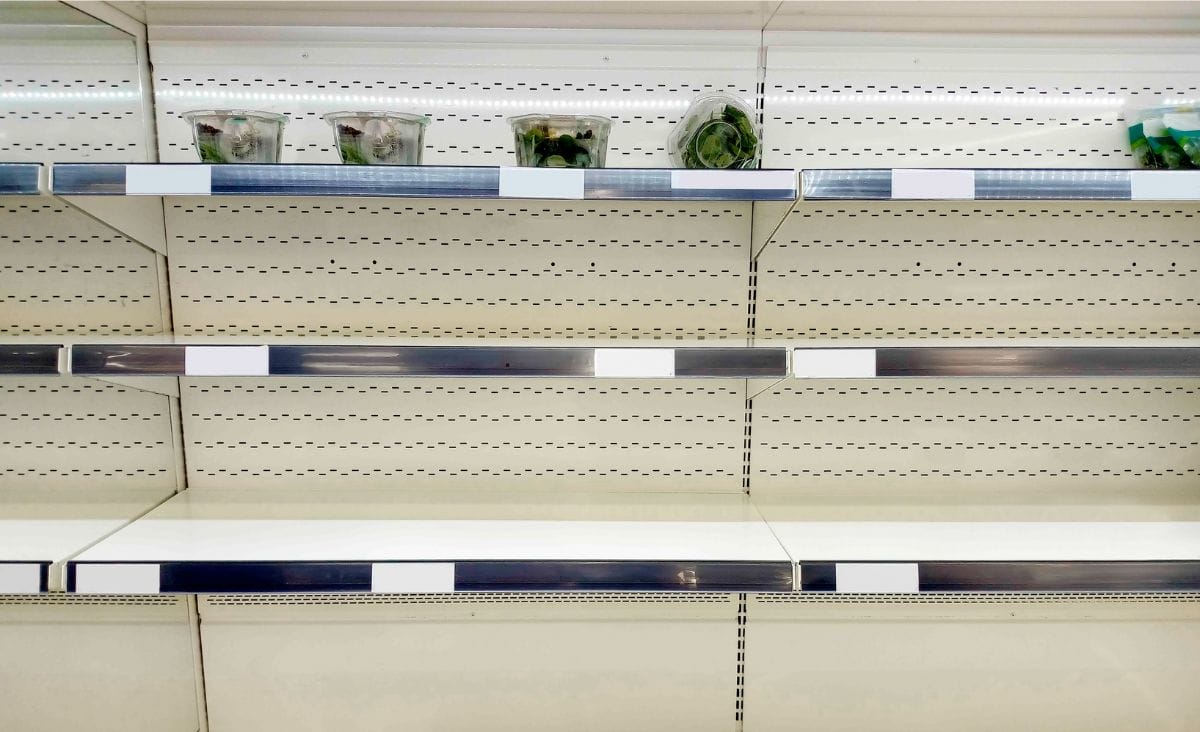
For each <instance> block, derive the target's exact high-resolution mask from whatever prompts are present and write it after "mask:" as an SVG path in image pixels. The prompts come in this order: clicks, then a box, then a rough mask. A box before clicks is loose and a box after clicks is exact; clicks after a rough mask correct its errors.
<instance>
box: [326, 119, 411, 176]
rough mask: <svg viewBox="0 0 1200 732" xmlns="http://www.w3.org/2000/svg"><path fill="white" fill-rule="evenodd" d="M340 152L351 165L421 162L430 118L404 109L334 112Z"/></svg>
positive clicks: (337, 143)
mask: <svg viewBox="0 0 1200 732" xmlns="http://www.w3.org/2000/svg"><path fill="white" fill-rule="evenodd" d="M325 121H326V122H328V123H329V125H330V126H331V127H333V138H334V143H335V144H336V145H337V150H338V155H339V156H341V158H342V162H343V163H345V164H347V165H420V164H421V155H422V153H423V151H424V148H425V127H426V126H427V125H428V124H429V118H428V117H423V116H421V115H419V114H404V113H402V112H333V113H331V114H327V115H325Z"/></svg>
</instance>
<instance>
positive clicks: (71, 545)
mask: <svg viewBox="0 0 1200 732" xmlns="http://www.w3.org/2000/svg"><path fill="white" fill-rule="evenodd" d="M165 497H166V495H165V494H159V493H156V492H147V491H96V490H75V491H61V490H42V489H39V490H14V491H0V594H18V593H31V592H45V591H47V590H61V589H63V586H64V584H63V579H62V574H61V569H62V568H61V564H62V562H63V561H64V560H66V559H67V558H69V557H70V556H72V555H74V554H75V553H77V552H79V551H81V550H82V549H85V548H86V547H88V546H90V545H91V544H93V543H95V542H97V541H99V540H100V539H103V538H104V537H105V536H108V535H109V534H111V533H112V532H114V531H116V530H117V529H119V528H121V527H122V526H124V525H125V524H127V523H128V522H129V521H131V520H133V519H134V518H136V517H137V516H140V515H141V514H143V513H145V512H146V511H149V510H150V509H151V508H153V507H154V506H155V505H156V504H158V503H159V502H160V501H162V500H163V499H164V498H165Z"/></svg>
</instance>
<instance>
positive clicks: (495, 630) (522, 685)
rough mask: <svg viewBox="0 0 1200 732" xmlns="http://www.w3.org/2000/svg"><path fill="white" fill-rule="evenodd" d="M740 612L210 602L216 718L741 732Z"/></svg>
mask: <svg viewBox="0 0 1200 732" xmlns="http://www.w3.org/2000/svg"><path fill="white" fill-rule="evenodd" d="M737 607H738V605H737V602H736V601H735V599H733V598H731V597H730V596H728V595H724V596H714V595H707V594H702V595H695V596H693V595H687V596H682V595H680V594H676V595H675V596H673V597H669V596H655V595H654V594H652V593H647V594H641V593H639V595H629V594H620V593H605V594H604V595H601V596H596V595H591V594H588V593H559V594H557V595H550V596H547V595H542V596H538V595H521V596H506V597H500V598H492V597H490V596H488V597H474V598H450V597H447V596H443V597H441V598H436V597H419V596H418V597H403V596H399V597H379V596H369V597H363V596H358V595H341V596H323V597H321V598H320V601H319V602H317V603H313V602H306V601H305V599H304V598H303V597H298V598H297V597H295V596H290V597H287V598H273V597H271V596H265V597H257V598H254V597H251V598H229V599H226V598H222V597H219V596H218V597H211V598H202V599H201V605H200V615H201V619H202V621H203V622H202V626H201V627H202V632H203V641H204V670H205V676H206V679H207V688H206V691H207V702H208V712H209V716H210V719H211V723H212V728H213V729H214V730H216V729H255V730H264V731H268V732H275V731H276V730H279V731H280V732H282V731H284V730H288V731H290V730H294V729H297V728H303V727H306V726H307V727H315V728H321V729H328V728H347V729H387V728H389V727H394V726H395V725H396V723H397V720H398V719H402V720H403V722H402V726H403V728H405V729H414V730H443V731H445V732H467V731H468V730H476V729H478V728H479V725H480V720H487V723H486V724H487V726H488V728H489V729H495V730H503V731H505V732H515V731H517V730H521V731H529V730H553V729H561V728H562V727H563V725H564V723H566V724H567V725H568V726H569V727H570V728H571V729H575V730H581V731H586V732H607V731H609V730H619V729H643V728H648V729H663V730H682V729H686V730H696V731H697V732H728V730H730V729H733V727H734V706H735V703H736V699H737V689H736V685H735V679H736V671H737V657H736V654H737V634H738V625H737V622H736V613H737ZM669 700H675V702H677V703H672V702H670V701H669ZM680 700H686V703H682V702H680Z"/></svg>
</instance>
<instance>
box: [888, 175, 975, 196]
mask: <svg viewBox="0 0 1200 732" xmlns="http://www.w3.org/2000/svg"><path fill="white" fill-rule="evenodd" d="M892 198H894V199H896V198H902V199H934V200H939V199H940V200H944V199H954V200H964V199H965V200H968V201H969V200H971V199H973V198H975V171H973V170H932V169H928V170H927V169H920V168H896V169H893V170H892Z"/></svg>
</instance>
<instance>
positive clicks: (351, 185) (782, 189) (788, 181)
mask: <svg viewBox="0 0 1200 732" xmlns="http://www.w3.org/2000/svg"><path fill="white" fill-rule="evenodd" d="M52 173H53V176H52V177H53V182H52V190H53V192H54V193H55V194H58V195H63V196H124V195H161V196H169V195H213V196H378V197H400V198H488V199H496V198H551V199H577V200H633V201H794V200H795V199H796V172H795V171H794V170H671V169H664V168H596V169H583V170H564V169H547V168H508V167H473V166H439V165H423V166H369V165H363V166H360V165H304V164H280V165H240V164H229V165H205V164H192V165H187V164H156V165H124V164H120V165H118V164H103V163H64V164H61V165H55V166H54V167H53V171H52Z"/></svg>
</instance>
